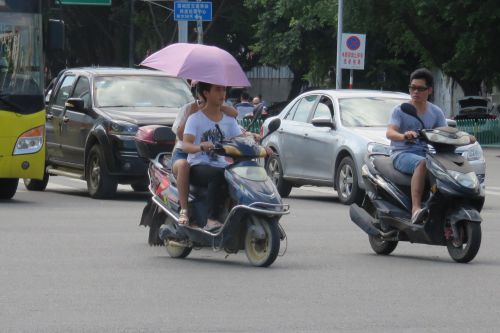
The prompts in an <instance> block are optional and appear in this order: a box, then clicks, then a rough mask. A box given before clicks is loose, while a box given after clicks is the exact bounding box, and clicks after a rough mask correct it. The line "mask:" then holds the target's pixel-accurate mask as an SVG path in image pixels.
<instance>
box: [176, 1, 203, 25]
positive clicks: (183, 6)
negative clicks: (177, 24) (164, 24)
mask: <svg viewBox="0 0 500 333" xmlns="http://www.w3.org/2000/svg"><path fill="white" fill-rule="evenodd" d="M174 20H175V21H212V2H209V1H204V2H201V1H196V2H194V1H176V2H174Z"/></svg>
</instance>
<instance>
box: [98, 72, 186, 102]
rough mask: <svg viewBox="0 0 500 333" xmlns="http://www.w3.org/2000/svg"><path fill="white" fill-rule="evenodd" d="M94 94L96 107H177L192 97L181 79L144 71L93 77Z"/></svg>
mask: <svg viewBox="0 0 500 333" xmlns="http://www.w3.org/2000/svg"><path fill="white" fill-rule="evenodd" d="M94 96H95V103H96V106H97V107H167V108H179V107H181V106H183V105H184V104H186V103H188V102H190V101H192V100H193V97H192V95H191V91H190V90H189V87H188V85H187V84H186V82H185V81H184V80H182V79H179V78H175V77H167V76H147V75H120V76H100V77H96V78H95V79H94Z"/></svg>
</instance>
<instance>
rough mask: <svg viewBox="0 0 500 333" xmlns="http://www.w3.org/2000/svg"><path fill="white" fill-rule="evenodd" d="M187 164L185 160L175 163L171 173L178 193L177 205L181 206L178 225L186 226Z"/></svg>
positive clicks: (187, 221) (187, 220)
mask: <svg viewBox="0 0 500 333" xmlns="http://www.w3.org/2000/svg"><path fill="white" fill-rule="evenodd" d="M189 168H190V166H189V163H188V162H187V160H185V159H178V160H177V161H175V163H174V166H173V168H172V169H173V171H174V174H175V178H176V179H177V190H178V191H179V203H180V205H181V212H180V213H181V214H180V216H179V223H180V224H188V223H189V217H188V212H187V209H188V196H189Z"/></svg>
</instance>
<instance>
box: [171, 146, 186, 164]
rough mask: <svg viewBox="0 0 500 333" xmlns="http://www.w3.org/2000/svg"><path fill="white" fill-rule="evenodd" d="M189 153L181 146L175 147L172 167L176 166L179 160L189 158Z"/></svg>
mask: <svg viewBox="0 0 500 333" xmlns="http://www.w3.org/2000/svg"><path fill="white" fill-rule="evenodd" d="M187 157H188V154H187V153H186V152H184V150H182V149H180V148H175V149H174V152H173V154H172V162H171V163H172V167H173V166H174V164H175V162H176V161H177V160H187Z"/></svg>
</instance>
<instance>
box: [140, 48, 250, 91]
mask: <svg viewBox="0 0 500 333" xmlns="http://www.w3.org/2000/svg"><path fill="white" fill-rule="evenodd" d="M141 65H142V66H146V67H150V68H155V69H158V70H161V71H163V72H165V73H167V74H168V75H172V76H178V77H182V78H184V79H191V80H197V81H201V82H206V83H211V84H216V85H220V86H226V87H227V86H232V87H249V86H250V82H249V81H248V79H247V77H246V75H245V73H244V72H243V70H242V69H241V67H240V65H239V64H238V62H237V61H236V59H234V57H233V56H232V55H230V54H229V53H228V52H227V51H225V50H223V49H220V48H218V47H216V46H208V45H202V44H188V43H176V44H172V45H169V46H167V47H165V48H163V49H161V50H159V51H157V52H155V53H153V54H152V55H150V56H149V57H147V58H146V59H144V60H143V61H142V62H141Z"/></svg>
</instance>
